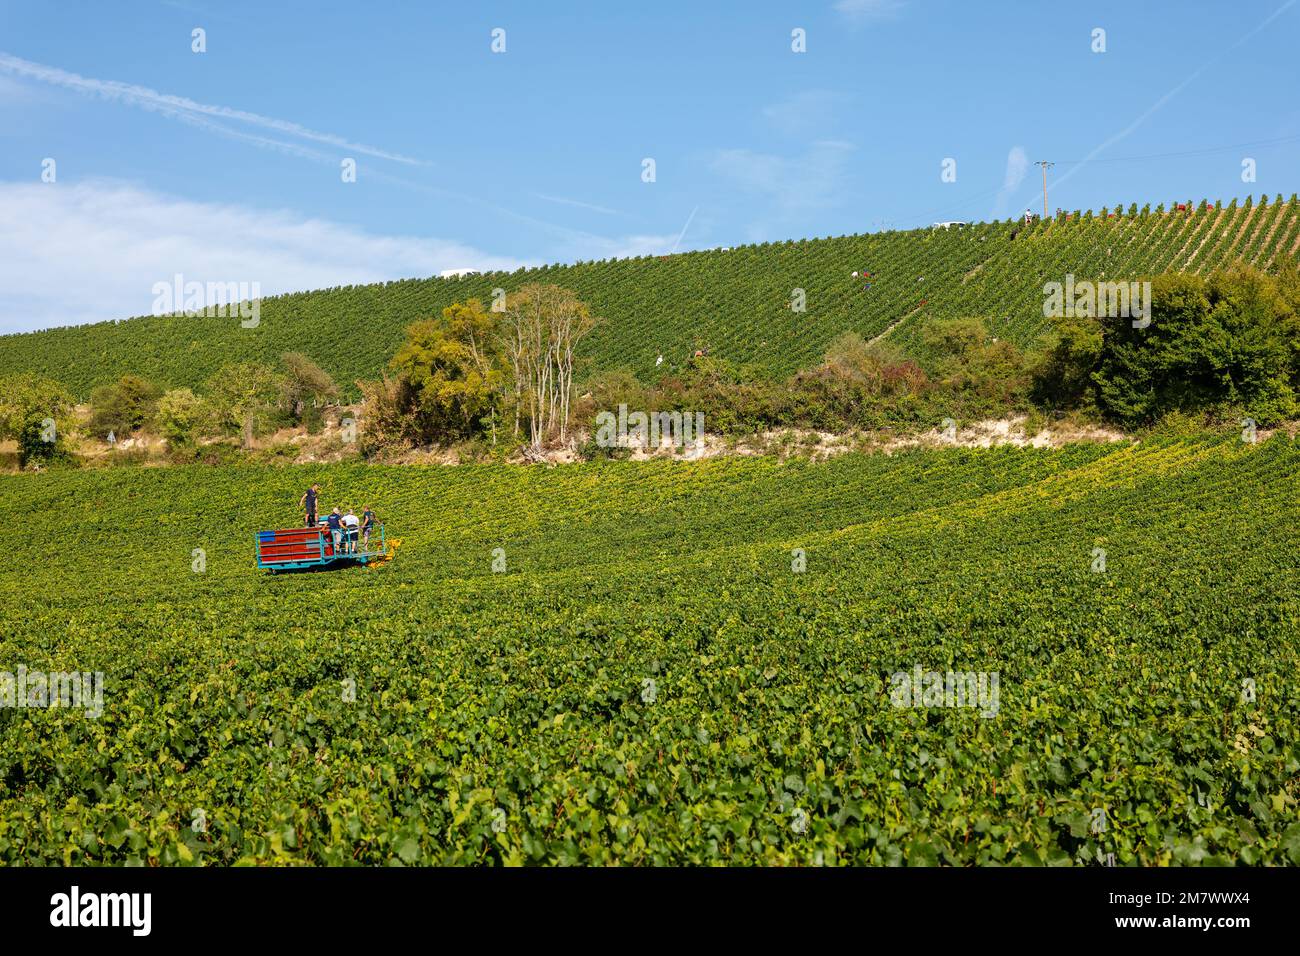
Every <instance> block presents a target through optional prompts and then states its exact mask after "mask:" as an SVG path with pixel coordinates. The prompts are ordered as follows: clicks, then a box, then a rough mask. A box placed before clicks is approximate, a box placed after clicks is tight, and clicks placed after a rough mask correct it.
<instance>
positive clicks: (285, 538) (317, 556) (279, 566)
mask: <svg viewBox="0 0 1300 956" xmlns="http://www.w3.org/2000/svg"><path fill="white" fill-rule="evenodd" d="M386 557H388V542H387V541H386V540H385V538H384V526H383V525H382V524H381V525H380V526H379V529H378V546H376V541H375V535H374V534H372V535H371V538H370V546H369V547H366V546H365V543H364V542H362V541H360V540H358V541H357V550H355V551H347V550H343V549H340V550H338V551H335V550H334V541H333V539H332V538H331V537H330V534H329V529H328V528H326V527H325V526H324V525H321V526H319V527H316V528H285V529H282V530H280V531H259V532H257V566H258V567H259V568H266V570H268V571H270V572H271V573H272V574H274V573H275V572H276V571H297V570H303V569H305V568H323V567H345V566H347V565H351V564H369V563H370V562H371V561H377V560H379V559H381V558H386Z"/></svg>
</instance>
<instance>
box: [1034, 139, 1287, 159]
mask: <svg viewBox="0 0 1300 956" xmlns="http://www.w3.org/2000/svg"><path fill="white" fill-rule="evenodd" d="M1297 141H1300V134H1296V135H1293V136H1280V137H1278V138H1276V139H1257V140H1254V141H1253V142H1249V143H1234V144H1232V145H1231V146H1209V147H1206V148H1205V149H1185V150H1182V151H1180V152H1176V153H1152V154H1150V155H1148V156H1114V157H1111V158H1110V159H1058V160H1057V162H1058V163H1062V164H1064V165H1066V166H1078V165H1080V164H1081V163H1140V162H1146V161H1148V160H1152V159H1177V158H1178V157H1181V156H1205V155H1207V154H1209V153H1226V152H1229V151H1230V150H1234V149H1249V148H1252V147H1259V146H1281V145H1284V144H1286V143H1294V142H1297Z"/></svg>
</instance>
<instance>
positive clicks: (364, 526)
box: [361, 505, 375, 551]
mask: <svg viewBox="0 0 1300 956" xmlns="http://www.w3.org/2000/svg"><path fill="white" fill-rule="evenodd" d="M374 527H375V513H374V512H373V511H371V510H370V505H366V506H365V508H364V509H362V511H361V540H362V542H363V543H364V544H365V548H366V550H367V551H369V550H370V532H371V531H373V530H374Z"/></svg>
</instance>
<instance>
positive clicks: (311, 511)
mask: <svg viewBox="0 0 1300 956" xmlns="http://www.w3.org/2000/svg"><path fill="white" fill-rule="evenodd" d="M319 491H320V485H312V486H311V487H310V488H308V489H307V491H306V493H305V494H304V495H303V496H302V497H301V498H299V499H298V507H299V508H305V509H306V512H307V527H308V528H314V527H316V494H317V492H319Z"/></svg>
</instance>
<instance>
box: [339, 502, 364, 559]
mask: <svg viewBox="0 0 1300 956" xmlns="http://www.w3.org/2000/svg"><path fill="white" fill-rule="evenodd" d="M359 524H361V522H360V521H359V520H358V519H357V516H356V515H354V514H353V513H352V509H351V508H348V513H347V514H345V515H344V516H343V530H344V531H346V532H347V537H348V544H347V549H348V553H350V554H355V553H356V550H357V525H359Z"/></svg>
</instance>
